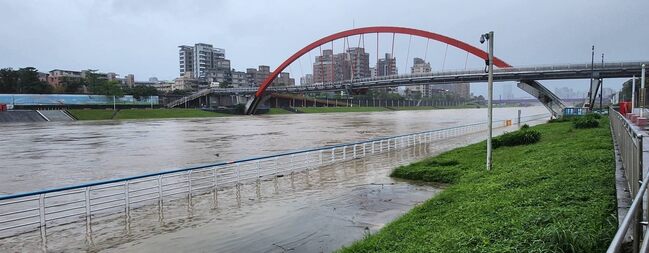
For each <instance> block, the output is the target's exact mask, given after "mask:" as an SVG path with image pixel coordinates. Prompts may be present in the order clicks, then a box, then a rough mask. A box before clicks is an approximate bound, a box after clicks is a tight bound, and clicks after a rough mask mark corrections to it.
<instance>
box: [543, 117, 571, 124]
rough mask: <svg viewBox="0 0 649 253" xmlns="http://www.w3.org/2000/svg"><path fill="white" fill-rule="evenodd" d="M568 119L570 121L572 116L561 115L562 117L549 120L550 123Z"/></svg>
mask: <svg viewBox="0 0 649 253" xmlns="http://www.w3.org/2000/svg"><path fill="white" fill-rule="evenodd" d="M567 121H570V117H561V118H556V119H551V120H548V123H559V122H567Z"/></svg>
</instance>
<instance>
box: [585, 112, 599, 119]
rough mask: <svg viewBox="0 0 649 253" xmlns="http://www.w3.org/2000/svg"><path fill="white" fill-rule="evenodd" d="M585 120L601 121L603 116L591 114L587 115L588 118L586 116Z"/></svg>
mask: <svg viewBox="0 0 649 253" xmlns="http://www.w3.org/2000/svg"><path fill="white" fill-rule="evenodd" d="M584 118H589V119H601V118H602V115H600V114H599V113H589V114H586V116H584Z"/></svg>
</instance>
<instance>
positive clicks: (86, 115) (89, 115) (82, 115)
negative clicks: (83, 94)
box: [68, 109, 113, 120]
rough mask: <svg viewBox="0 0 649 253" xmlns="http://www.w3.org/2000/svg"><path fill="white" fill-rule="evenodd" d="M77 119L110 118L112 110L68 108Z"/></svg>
mask: <svg viewBox="0 0 649 253" xmlns="http://www.w3.org/2000/svg"><path fill="white" fill-rule="evenodd" d="M68 112H70V113H71V114H72V115H74V117H76V118H77V119H78V120H102V119H111V118H112V117H113V110H100V109H89V110H80V109H71V110H68Z"/></svg>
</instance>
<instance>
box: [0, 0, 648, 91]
mask: <svg viewBox="0 0 649 253" xmlns="http://www.w3.org/2000/svg"><path fill="white" fill-rule="evenodd" d="M647 10H649V1H646V0H618V1H613V0H610V1H602V0H571V1H566V0H559V1H557V0H547V1H521V0H502V1H498V0H493V1H455V0H438V1H424V0H422V1H381V0H367V1H365V0H363V1H342V0H340V1H339V0H332V1H295V0H291V1H288V0H280V1H241V0H239V1H237V0H232V1H230V0H221V1H219V0H217V1H199V0H178V1H173V0H137V1H133V0H101V1H99V0H97V1H93V0H58V1H54V0H51V1H50V0H39V1H36V0H0V22H1V23H2V24H3V26H2V28H1V29H2V32H1V33H0V67H13V68H19V67H25V66H34V67H36V68H38V69H39V70H41V71H49V70H51V69H55V68H60V69H73V70H80V69H99V70H100V71H102V72H116V73H119V74H121V75H125V74H129V73H132V74H135V76H136V80H147V79H148V78H149V77H152V76H155V77H158V78H160V79H173V78H175V77H177V76H178V74H179V73H178V72H179V68H178V48H177V47H178V46H179V45H183V44H190V45H192V44H194V43H198V42H204V43H210V44H213V45H214V46H215V47H220V48H225V49H226V55H227V57H228V58H229V59H231V60H232V66H233V68H235V69H241V70H243V69H245V68H248V67H255V66H257V65H260V64H264V65H270V66H271V68H272V69H274V68H275V67H276V66H277V65H279V64H280V63H281V62H282V61H283V60H285V59H286V58H287V57H288V56H290V55H291V54H293V53H294V52H295V51H297V50H299V49H300V48H302V47H304V46H305V45H307V44H308V43H310V42H312V41H315V40H317V39H319V38H321V37H324V36H326V35H329V34H331V33H335V32H338V31H341V30H345V29H350V28H352V27H364V26H378V25H386V26H405V27H412V28H418V29H423V30H428V31H431V32H436V33H440V34H443V35H447V36H449V37H453V38H457V39H459V40H462V41H465V42H468V43H470V44H473V45H476V46H479V47H482V48H484V46H482V45H480V44H479V42H478V38H479V35H480V34H481V33H484V32H487V31H490V30H493V31H495V33H496V35H495V43H496V46H495V52H496V55H497V56H498V57H500V58H501V59H504V60H505V61H507V62H508V63H510V64H512V65H514V66H527V65H542V64H562V63H585V62H590V57H591V52H590V51H591V45H595V48H596V59H597V61H599V60H600V58H601V53H604V54H605V61H609V62H610V61H631V60H649V30H648V29H647V25H648V24H649V15H647V14H646V13H643V12H644V11H647ZM364 39H365V43H366V47H367V48H368V51H370V53H371V55H370V59H375V57H376V54H375V52H376V46H375V44H376V36H374V37H370V36H367V37H365V38H364ZM395 41H396V43H395V49H394V51H395V55H396V57H397V60H398V63H397V65H398V67H399V72H400V73H404V72H407V71H406V70H407V69H408V68H409V64H410V65H411V64H412V63H411V61H412V60H411V58H412V57H421V58H425V59H426V60H427V61H430V62H431V65H432V67H433V69H434V70H442V69H462V68H465V66H466V68H470V69H475V68H481V67H482V66H481V65H482V64H483V61H481V60H479V59H476V58H474V57H469V58H467V57H466V53H464V52H462V51H459V50H457V49H454V48H449V49H448V50H447V49H446V47H445V45H444V44H440V43H437V42H427V41H426V40H424V39H419V38H412V39H411V38H409V37H408V36H397V38H396V40H395ZM379 42H380V43H379V44H380V45H379V53H380V54H382V53H385V52H389V51H391V36H390V35H384V36H381V37H380V38H379ZM337 43H338V44H335V45H334V48H335V49H336V51H341V50H342V49H343V47H344V42H337ZM358 43H359V42H358V38H350V39H349V44H350V45H352V46H355V45H358ZM426 44H429V45H428V47H429V49H428V50H425V48H426ZM370 45H372V46H370ZM315 53H316V52H314V53H312V54H309V55H307V56H306V57H304V58H302V59H300V61H299V62H297V63H294V64H293V65H292V66H291V67H290V69H289V71H290V72H291V74H292V75H293V76H295V77H298V78H299V76H301V75H303V74H306V73H310V72H311V68H310V64H312V61H313V57H315ZM445 55H446V57H445ZM407 59H409V60H407ZM371 65H373V63H371ZM547 83H548V84H549V85H550V86H551V88H554V87H561V86H571V87H574V88H575V89H577V90H583V91H585V90H586V86H587V81H553V82H547ZM606 84H608V85H610V86H612V87H613V88H617V87H619V80H610V81H606ZM501 86H502V85H501ZM474 87H476V86H475V85H474ZM483 90H484V89H482V88H480V87H477V88H476V89H475V92H476V93H478V94H480V93H482V92H483ZM496 92H497V93H498V88H497V89H496ZM516 94H519V93H516ZM520 94H522V93H520Z"/></svg>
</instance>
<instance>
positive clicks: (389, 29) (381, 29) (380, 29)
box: [255, 26, 511, 97]
mask: <svg viewBox="0 0 649 253" xmlns="http://www.w3.org/2000/svg"><path fill="white" fill-rule="evenodd" d="M371 33H395V34H406V35H413V36H418V37H423V38H427V39H431V40H436V41H439V42H443V43H446V44H449V45H451V46H454V47H456V48H459V49H462V50H464V51H466V52H468V53H470V54H473V55H475V56H477V57H479V58H482V59H484V60H487V59H488V58H489V54H488V53H487V52H485V51H483V50H482V49H479V48H477V47H474V46H471V45H469V44H467V43H465V42H462V41H460V40H457V39H454V38H451V37H447V36H444V35H441V34H437V33H432V32H428V31H424V30H419V29H413V28H407V27H396V26H372V27H362V28H355V29H351V30H346V31H342V32H338V33H334V34H332V35H329V36H326V37H324V38H322V39H319V40H316V41H314V42H313V43H311V44H309V45H307V46H306V47H304V48H302V49H300V51H297V52H296V53H295V54H293V55H291V57H289V58H288V59H286V60H285V61H284V62H282V64H280V65H279V66H278V67H277V69H275V71H273V72H272V73H271V74H270V75H269V76H268V77H267V78H266V79H265V80H264V82H263V83H262V84H261V85H260V86H259V89H258V90H257V92H256V93H255V97H259V96H261V95H262V94H263V93H264V91H265V90H266V89H267V88H268V86H270V84H271V83H273V81H274V80H275V78H277V76H278V75H279V73H281V72H282V71H284V69H286V68H287V67H288V66H289V65H290V64H291V63H293V62H295V61H296V60H297V59H299V58H300V57H302V56H304V55H305V54H307V53H308V52H310V51H311V50H313V49H316V48H318V47H319V46H322V45H324V44H327V43H329V42H332V41H335V40H338V39H342V38H346V37H349V36H354V35H361V34H371ZM494 66H496V67H499V68H509V67H511V65H509V64H507V63H506V62H504V61H503V60H501V59H499V58H497V57H494Z"/></svg>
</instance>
